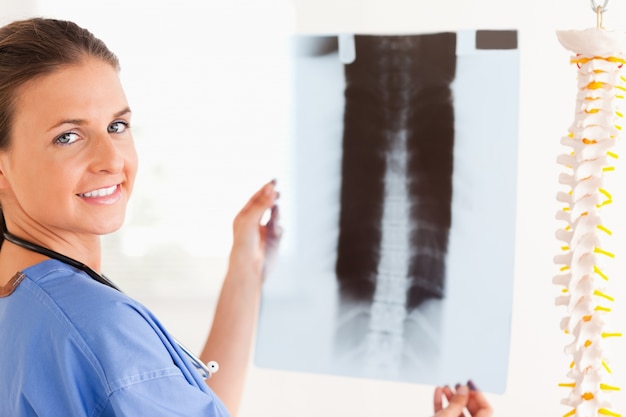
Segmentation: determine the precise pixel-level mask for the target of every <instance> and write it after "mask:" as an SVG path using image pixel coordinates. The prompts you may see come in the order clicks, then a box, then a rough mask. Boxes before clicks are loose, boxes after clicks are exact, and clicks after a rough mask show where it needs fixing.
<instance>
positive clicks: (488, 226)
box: [256, 31, 519, 392]
mask: <svg viewBox="0 0 626 417" xmlns="http://www.w3.org/2000/svg"><path fill="white" fill-rule="evenodd" d="M354 48H355V49H354V54H355V59H354V61H353V62H349V63H343V62H341V61H340V59H339V58H338V51H337V41H336V38H335V37H331V36H326V37H314V36H302V37H297V38H296V39H294V49H293V64H292V68H293V86H294V92H293V97H294V99H293V101H294V106H293V114H292V115H291V117H292V119H293V126H294V129H293V133H292V135H293V138H292V143H293V147H292V149H293V153H292V155H293V158H294V161H295V162H294V163H293V164H292V166H293V167H294V168H293V179H292V181H291V182H290V183H291V184H293V185H292V188H293V189H292V190H286V191H284V193H293V195H294V196H295V197H294V208H295V209H294V212H295V214H294V216H293V218H292V222H291V224H285V230H286V233H290V232H291V233H293V236H292V237H293V240H292V244H293V247H292V248H290V250H289V251H288V252H287V253H284V254H281V255H280V256H279V262H278V265H277V268H276V270H275V271H274V272H273V273H272V274H271V276H269V277H268V279H267V282H266V286H265V290H264V295H263V303H262V308H261V318H260V323H259V332H258V340H257V346H256V364H257V365H258V366H262V367H270V368H278V369H289V370H294V371H302V372H315V373H327V374H334V375H345V376H356V377H365V378H374V379H386V380H394V381H403V382H416V383H431V384H440V383H447V382H446V381H450V380H456V381H464V380H467V379H470V378H471V379H473V380H474V381H475V382H476V383H477V384H478V385H479V386H481V388H482V389H484V390H486V391H491V392H503V391H504V385H505V382H506V369H507V361H508V347H509V345H508V343H509V333H510V330H509V327H510V314H511V300H512V283H513V253H514V243H515V241H514V236H515V194H516V189H515V187H516V178H517V177H516V175H517V109H518V103H517V97H518V91H517V86H518V60H519V56H518V50H517V33H516V32H515V31H463V32H445V33H427V34H410V35H406V34H405V35H367V34H363V35H355V36H354ZM493 294H497V297H493Z"/></svg>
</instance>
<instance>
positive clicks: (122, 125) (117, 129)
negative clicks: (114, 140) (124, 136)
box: [107, 120, 129, 133]
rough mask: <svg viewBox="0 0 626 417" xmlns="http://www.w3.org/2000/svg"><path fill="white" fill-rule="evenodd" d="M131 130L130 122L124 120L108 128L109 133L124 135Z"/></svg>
mask: <svg viewBox="0 0 626 417" xmlns="http://www.w3.org/2000/svg"><path fill="white" fill-rule="evenodd" d="M128 128H129V125H128V122H124V121H122V120H118V121H115V122H113V123H111V124H110V125H109V127H107V132H109V133H124V132H125V131H126V129H128Z"/></svg>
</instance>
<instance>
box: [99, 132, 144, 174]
mask: <svg viewBox="0 0 626 417" xmlns="http://www.w3.org/2000/svg"><path fill="white" fill-rule="evenodd" d="M129 147H130V149H129ZM132 154H134V148H133V145H132V141H130V145H129V140H128V139H121V138H116V137H114V136H111V135H110V134H107V133H103V134H100V135H98V136H97V137H95V138H93V140H92V161H93V162H92V169H93V171H95V172H106V173H118V172H120V171H121V170H122V169H123V168H124V164H125V163H126V159H127V158H128V157H129V156H131V155H132Z"/></svg>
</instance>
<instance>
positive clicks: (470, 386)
mask: <svg viewBox="0 0 626 417" xmlns="http://www.w3.org/2000/svg"><path fill="white" fill-rule="evenodd" d="M467 386H468V387H469V389H470V390H471V391H478V388H476V385H474V381H472V380H471V379H470V380H469V381H467Z"/></svg>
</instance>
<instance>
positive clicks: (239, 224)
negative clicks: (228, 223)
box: [230, 181, 282, 278]
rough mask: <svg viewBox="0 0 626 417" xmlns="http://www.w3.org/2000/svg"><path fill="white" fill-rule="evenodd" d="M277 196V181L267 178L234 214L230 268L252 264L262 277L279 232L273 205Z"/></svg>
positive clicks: (274, 249) (272, 259)
mask: <svg viewBox="0 0 626 417" xmlns="http://www.w3.org/2000/svg"><path fill="white" fill-rule="evenodd" d="M278 196H279V194H278V192H277V191H276V181H270V182H268V183H267V184H265V185H264V186H263V187H262V188H261V189H260V190H258V191H257V192H256V193H255V194H254V195H253V196H252V197H250V200H248V202H247V203H246V205H245V206H244V207H243V208H242V209H241V211H240V212H239V213H238V214H237V216H236V217H235V220H234V222H233V246H232V250H231V257H230V262H231V268H234V269H240V268H245V267H246V266H251V267H252V268H254V270H255V272H257V273H259V274H260V276H261V277H262V278H263V277H265V273H266V272H267V270H268V269H269V268H270V267H271V264H272V263H273V261H274V259H275V256H276V253H277V251H278V245H279V243H280V237H281V235H282V228H281V227H280V225H279V224H278V221H279V213H278V206H277V205H276V200H277V199H278ZM267 210H270V217H269V220H268V221H267V222H266V223H265V224H261V220H262V218H263V216H264V214H265V213H266V212H267Z"/></svg>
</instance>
